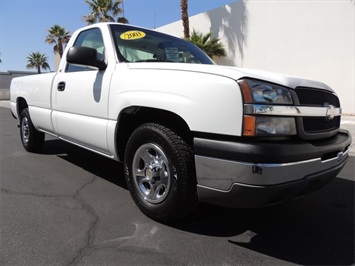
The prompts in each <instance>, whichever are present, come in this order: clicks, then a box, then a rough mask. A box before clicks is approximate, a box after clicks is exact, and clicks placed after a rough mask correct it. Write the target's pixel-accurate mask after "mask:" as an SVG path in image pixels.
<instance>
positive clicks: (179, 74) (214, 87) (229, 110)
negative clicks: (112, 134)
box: [109, 69, 243, 136]
mask: <svg viewBox="0 0 355 266" xmlns="http://www.w3.org/2000/svg"><path fill="white" fill-rule="evenodd" d="M137 77H139V78H137ZM162 77H164V78H162ZM109 104H110V106H109V116H110V118H111V119H117V117H118V114H119V113H120V111H121V110H123V109H126V108H128V107H130V106H142V107H150V108H156V109H162V110H166V111H169V112H172V113H175V114H176V115H178V116H180V117H181V118H182V119H184V120H185V122H186V124H187V125H188V126H189V128H190V129H191V130H192V131H197V132H204V133H212V134H224V135H233V136H240V135H241V128H242V114H243V104H242V96H241V92H240V89H239V86H238V85H237V82H236V81H235V80H233V79H230V78H227V77H224V76H218V75H212V74H208V73H199V72H188V71H171V70H162V69H161V70H159V69H154V70H147V69H133V70H132V69H127V71H126V73H124V74H123V73H120V75H118V74H117V75H114V77H113V80H112V83H111V92H110V103H109Z"/></svg>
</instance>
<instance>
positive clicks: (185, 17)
mask: <svg viewBox="0 0 355 266" xmlns="http://www.w3.org/2000/svg"><path fill="white" fill-rule="evenodd" d="M180 6H181V20H182V26H183V28H184V38H185V39H189V38H190V25H189V15H188V12H187V10H188V4H187V0H181V2H180Z"/></svg>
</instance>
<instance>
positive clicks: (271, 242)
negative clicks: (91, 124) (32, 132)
mask: <svg viewBox="0 0 355 266" xmlns="http://www.w3.org/2000/svg"><path fill="white" fill-rule="evenodd" d="M42 153H43V154H51V155H57V156H59V157H60V158H62V159H64V160H66V161H68V162H70V163H73V164H75V165H77V166H78V167H81V168H83V169H85V170H86V171H89V172H91V173H93V174H94V175H96V176H98V177H100V178H103V179H105V180H107V181H109V182H111V183H113V184H114V185H117V186H120V187H122V188H124V189H127V187H126V183H125V179H124V174H123V165H122V164H120V163H117V162H116V161H113V160H110V159H108V158H105V157H102V156H100V155H97V154H94V153H92V152H89V151H86V150H84V149H81V148H79V147H76V146H74V145H71V144H68V143H65V142H63V141H60V140H48V141H46V144H45V147H44V149H43V151H42ZM354 164H355V157H350V159H349V161H348V164H347V165H346V166H345V168H347V169H345V168H344V170H343V171H342V172H341V173H340V174H339V177H337V178H335V179H334V180H333V181H332V182H331V183H330V184H329V185H327V186H326V187H324V188H322V189H321V190H319V191H317V192H315V193H313V194H311V195H308V196H306V197H304V198H300V199H297V200H294V201H292V202H289V203H287V204H284V205H279V206H274V207H269V208H264V209H256V210H240V209H239V210H234V209H226V208H221V207H215V206H211V205H207V204H200V206H199V207H198V208H197V210H196V211H195V212H194V213H193V214H192V215H190V216H189V217H187V218H186V219H184V220H183V221H180V222H178V223H175V224H172V225H170V226H171V227H173V228H175V229H177V230H181V231H184V232H189V233H193V234H199V235H205V236H212V237H218V238H222V239H225V240H226V241H227V242H228V244H229V245H231V246H236V247H238V248H245V249H249V250H252V251H255V252H258V253H262V254H265V255H267V256H270V257H274V258H278V259H280V260H283V261H286V262H291V263H296V264H303V265H352V264H354V262H355V259H354V258H355V254H354V250H355V228H354V199H355V194H354V187H355V184H354V177H353V175H354V173H353V169H354ZM343 173H346V176H344V174H343ZM349 175H350V177H349ZM351 175H352V176H351ZM152 223H155V222H154V221H152Z"/></svg>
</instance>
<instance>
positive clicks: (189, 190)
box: [124, 123, 197, 223]
mask: <svg viewBox="0 0 355 266" xmlns="http://www.w3.org/2000/svg"><path fill="white" fill-rule="evenodd" d="M124 169H125V176H126V182H127V187H128V189H129V191H130V193H131V196H132V198H133V200H134V201H135V203H136V204H137V206H138V207H139V209H140V210H141V211H142V212H143V213H144V214H146V215H147V216H149V217H151V218H152V219H154V220H156V221H159V222H162V223H169V222H174V221H177V220H179V219H181V218H183V217H185V216H186V215H187V214H189V213H190V212H191V211H193V210H194V209H195V207H196V205H197V193H196V176H195V166H194V157H193V152H192V150H191V148H190V146H189V145H188V144H187V143H186V142H185V141H184V140H183V139H182V138H180V137H179V136H178V135H177V134H175V133H174V132H173V131H171V130H170V129H168V128H166V127H164V126H162V125H158V124H154V123H149V124H143V125H141V126H139V127H138V128H137V129H136V130H135V131H134V132H133V133H132V135H131V137H130V139H129V141H128V143H127V146H126V151H125V159H124Z"/></svg>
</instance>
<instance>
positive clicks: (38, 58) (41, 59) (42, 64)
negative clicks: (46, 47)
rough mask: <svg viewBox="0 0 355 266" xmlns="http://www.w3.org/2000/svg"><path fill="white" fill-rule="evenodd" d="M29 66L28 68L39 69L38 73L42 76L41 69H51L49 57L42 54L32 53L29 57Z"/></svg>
mask: <svg viewBox="0 0 355 266" xmlns="http://www.w3.org/2000/svg"><path fill="white" fill-rule="evenodd" d="M27 59H28V61H27V62H28V64H27V66H26V67H27V68H37V73H38V74H41V68H43V69H45V70H46V69H50V67H49V64H48V62H47V61H48V57H47V56H46V55H45V54H40V52H36V53H34V52H32V53H30V55H29V56H27Z"/></svg>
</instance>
